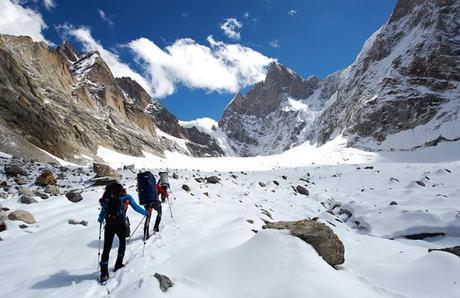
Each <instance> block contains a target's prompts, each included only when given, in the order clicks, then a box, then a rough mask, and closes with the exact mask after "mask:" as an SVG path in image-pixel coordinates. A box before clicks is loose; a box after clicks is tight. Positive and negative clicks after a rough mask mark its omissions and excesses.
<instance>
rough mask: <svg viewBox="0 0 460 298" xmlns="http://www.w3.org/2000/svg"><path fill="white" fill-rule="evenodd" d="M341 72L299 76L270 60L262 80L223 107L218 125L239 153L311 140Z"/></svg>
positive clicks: (274, 150)
mask: <svg viewBox="0 0 460 298" xmlns="http://www.w3.org/2000/svg"><path fill="white" fill-rule="evenodd" d="M340 78H341V72H338V73H334V74H332V75H330V76H328V77H327V78H325V79H324V80H320V79H318V78H316V77H314V76H312V77H309V78H308V79H305V80H304V79H302V78H301V77H300V76H299V75H297V74H296V73H294V72H293V71H292V70H290V69H288V68H286V67H284V66H282V65H280V64H278V63H272V64H271V65H270V67H269V69H268V72H267V75H266V78H265V80H264V81H263V82H260V83H258V84H256V85H255V86H254V87H253V88H252V89H251V90H250V91H249V92H248V94H247V95H245V96H244V95H242V94H237V95H236V96H235V98H234V99H233V100H232V101H231V103H230V104H229V105H228V106H227V108H226V109H225V112H224V115H223V117H222V119H221V121H220V122H219V127H220V128H221V129H222V130H223V131H224V132H225V133H226V134H227V136H228V138H229V141H228V143H229V144H230V146H231V147H232V149H233V150H234V151H235V152H236V153H237V154H238V155H242V156H254V155H269V154H275V153H281V152H283V151H285V150H287V149H289V148H291V147H293V146H296V145H299V144H301V143H303V142H305V141H308V140H313V138H314V136H315V131H316V121H317V117H318V116H319V115H320V113H321V111H322V110H323V109H324V104H325V102H326V101H327V100H328V99H329V98H330V97H331V95H332V94H333V93H334V92H335V91H336V90H337V88H338V85H339V84H340V80H341V79H340Z"/></svg>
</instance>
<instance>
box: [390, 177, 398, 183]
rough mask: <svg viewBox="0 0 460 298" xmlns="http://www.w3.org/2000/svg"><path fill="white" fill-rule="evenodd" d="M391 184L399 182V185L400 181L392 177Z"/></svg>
mask: <svg viewBox="0 0 460 298" xmlns="http://www.w3.org/2000/svg"><path fill="white" fill-rule="evenodd" d="M390 182H398V183H399V180H398V179H396V178H393V177H391V178H390Z"/></svg>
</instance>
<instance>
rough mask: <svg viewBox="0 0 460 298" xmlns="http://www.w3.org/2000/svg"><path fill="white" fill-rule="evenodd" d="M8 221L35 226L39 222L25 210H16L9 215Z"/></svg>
mask: <svg viewBox="0 0 460 298" xmlns="http://www.w3.org/2000/svg"><path fill="white" fill-rule="evenodd" d="M8 219H9V220H21V221H23V222H25V223H28V224H33V223H36V222H37V221H36V220H35V218H34V216H33V215H32V214H31V213H30V212H27V211H24V210H16V211H13V212H11V213H10V214H8Z"/></svg>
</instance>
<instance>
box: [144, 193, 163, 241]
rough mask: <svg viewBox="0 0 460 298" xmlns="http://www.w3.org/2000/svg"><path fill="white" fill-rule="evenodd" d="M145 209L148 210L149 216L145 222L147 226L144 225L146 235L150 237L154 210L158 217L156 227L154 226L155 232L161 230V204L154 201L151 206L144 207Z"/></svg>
mask: <svg viewBox="0 0 460 298" xmlns="http://www.w3.org/2000/svg"><path fill="white" fill-rule="evenodd" d="M144 207H145V209H147V211H148V213H149V215H147V219H146V221H145V225H144V233H146V235H147V236H148V235H149V231H148V229H149V225H150V217H151V216H152V209H154V210H155V211H156V212H157V217H156V219H155V225H154V226H153V228H154V229H155V230H159V228H160V222H161V215H162V211H161V202H160V201H159V200H157V201H154V202H153V203H150V204H146V205H144Z"/></svg>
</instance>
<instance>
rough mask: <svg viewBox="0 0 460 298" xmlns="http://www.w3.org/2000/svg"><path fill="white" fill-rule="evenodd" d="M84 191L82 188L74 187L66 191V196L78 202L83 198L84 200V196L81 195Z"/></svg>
mask: <svg viewBox="0 0 460 298" xmlns="http://www.w3.org/2000/svg"><path fill="white" fill-rule="evenodd" d="M82 192H83V190H81V189H72V190H71V191H69V192H68V193H66V194H65V196H66V197H67V199H68V200H69V201H71V202H72V203H78V202H80V201H81V200H83V197H82V196H81V193H82Z"/></svg>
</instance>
